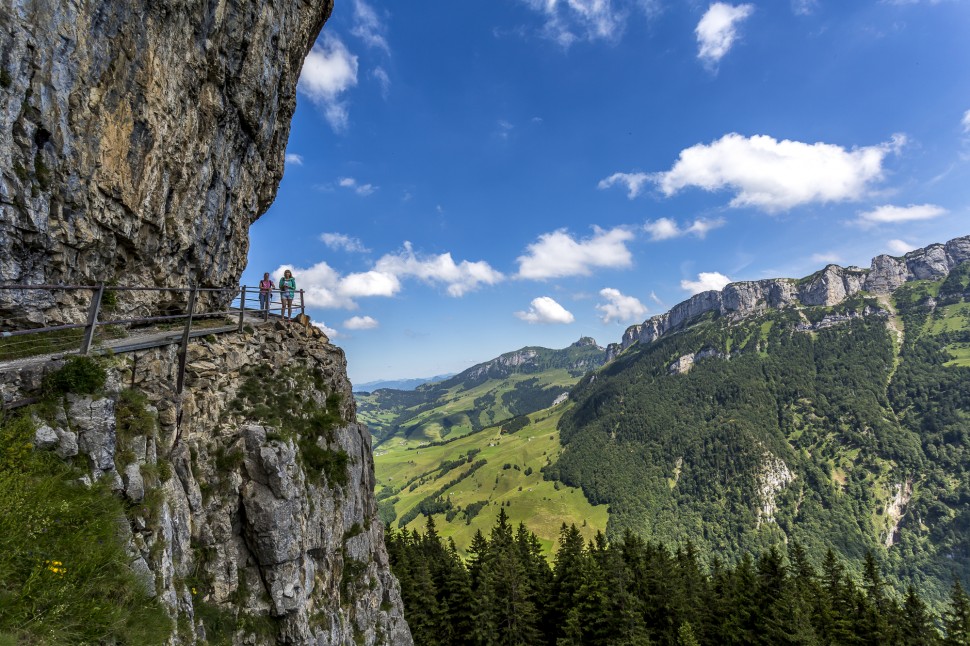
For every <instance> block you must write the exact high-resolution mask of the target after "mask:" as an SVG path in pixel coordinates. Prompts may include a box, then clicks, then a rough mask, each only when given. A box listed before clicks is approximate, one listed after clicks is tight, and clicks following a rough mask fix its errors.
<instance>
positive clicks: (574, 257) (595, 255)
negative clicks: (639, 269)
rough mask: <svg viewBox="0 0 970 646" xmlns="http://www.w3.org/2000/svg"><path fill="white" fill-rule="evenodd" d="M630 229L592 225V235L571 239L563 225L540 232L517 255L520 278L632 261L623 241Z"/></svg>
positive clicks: (629, 235)
mask: <svg viewBox="0 0 970 646" xmlns="http://www.w3.org/2000/svg"><path fill="white" fill-rule="evenodd" d="M633 237H634V236H633V233H632V232H630V231H628V230H626V229H624V228H622V227H617V228H615V229H610V230H609V231H607V230H604V229H601V228H599V227H594V228H593V235H592V236H591V237H589V238H585V239H583V240H576V239H574V238H573V237H572V236H571V235H569V233H567V232H566V230H565V229H559V230H558V231H553V232H552V233H544V234H542V235H541V236H539V240H538V241H536V242H534V243H532V244H530V245H529V246H528V248H527V249H526V253H525V255H522V256H519V258H518V259H517V260H518V263H519V273H518V276H519V277H520V278H531V279H535V280H542V279H545V278H562V277H564V276H587V275H589V274H590V271H591V270H592V269H594V268H613V269H615V268H623V267H629V266H630V265H631V264H633V258H632V256H631V254H630V250H629V249H627V248H626V243H627V242H629V241H630V240H632V239H633Z"/></svg>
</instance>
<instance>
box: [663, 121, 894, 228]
mask: <svg viewBox="0 0 970 646" xmlns="http://www.w3.org/2000/svg"><path fill="white" fill-rule="evenodd" d="M905 142H906V138H905V137H904V136H902V135H897V136H895V137H893V139H892V141H890V142H887V143H882V144H878V145H875V146H865V147H862V148H853V149H851V150H846V149H845V148H842V147H841V146H837V145H834V144H826V143H815V144H807V143H803V142H800V141H791V140H788V139H785V140H783V141H778V140H776V139H774V138H773V137H769V136H767V135H755V136H753V137H744V136H742V135H739V134H737V133H731V134H728V135H724V136H723V137H721V138H720V139H718V140H717V141H714V142H713V143H711V144H697V145H695V146H691V147H690V148H687V149H685V150H682V151H681V152H680V157H679V158H678V159H677V162H676V163H675V164H674V165H673V167H672V168H671V169H670V170H669V171H666V172H662V173H656V174H655V175H652V176H651V179H653V181H655V182H656V183H657V185H658V186H659V188H660V190H661V191H662V192H663V193H664V194H665V195H667V196H671V195H673V194H675V193H677V192H678V191H680V190H682V189H684V188H687V187H697V188H702V189H704V190H706V191H716V190H721V189H730V190H733V191H734V192H735V196H734V198H733V199H732V200H731V206H735V207H743V206H753V207H757V208H760V209H762V210H764V211H767V212H769V213H773V212H778V211H783V210H787V209H790V208H792V207H795V206H799V205H802V204H809V203H813V202H819V203H827V202H842V201H849V200H859V199H861V198H862V197H864V196H865V195H866V194H867V192H868V190H869V188H870V186H871V185H872V184H873V183H875V182H876V181H878V180H880V179H882V177H883V161H884V160H885V158H886V157H887V156H888V155H889V154H890V153H893V152H898V151H899V150H900V149H901V148H902V146H903V145H904V144H905Z"/></svg>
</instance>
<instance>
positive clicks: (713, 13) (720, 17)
mask: <svg viewBox="0 0 970 646" xmlns="http://www.w3.org/2000/svg"><path fill="white" fill-rule="evenodd" d="M753 11H754V5H752V4H742V5H737V6H735V5H729V4H727V3H724V2H715V3H714V4H712V5H711V6H710V7H709V8H708V9H707V11H706V12H705V13H704V15H703V17H701V20H700V22H698V23H697V27H696V29H695V30H694V33H695V34H696V35H697V48H698V49H697V58H699V59H701V61H703V62H704V64H705V65H707V66H708V67H716V66H717V64H718V63H719V62H720V60H721V59H722V58H724V56H725V55H726V54H727V53H728V52H729V51H731V47H732V46H733V45H734V41H735V40H737V37H738V33H737V27H738V24H739V23H740V22H742V21H743V20H745V19H746V18H747V17H748V16H750V15H751V13H752V12H753Z"/></svg>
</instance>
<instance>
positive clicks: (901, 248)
mask: <svg viewBox="0 0 970 646" xmlns="http://www.w3.org/2000/svg"><path fill="white" fill-rule="evenodd" d="M886 246H887V247H889V251H890V252H891V253H892V254H893V255H896V256H902V255H904V254H907V253H909V252H910V251H912V250H913V249H915V248H916V245H912V244H910V243H908V242H906V241H905V240H899V239H894V240H890V241H889V242H887V243H886Z"/></svg>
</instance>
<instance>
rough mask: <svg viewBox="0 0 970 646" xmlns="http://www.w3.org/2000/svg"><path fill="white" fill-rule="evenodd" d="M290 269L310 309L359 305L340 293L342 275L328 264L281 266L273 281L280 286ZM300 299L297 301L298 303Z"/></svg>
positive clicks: (348, 307)
mask: <svg viewBox="0 0 970 646" xmlns="http://www.w3.org/2000/svg"><path fill="white" fill-rule="evenodd" d="M287 269H289V270H290V271H291V272H293V277H294V278H295V279H296V287H297V289H302V290H303V295H304V300H305V303H306V305H307V306H308V307H327V308H343V309H354V308H356V307H357V304H356V303H355V302H354V301H353V299H352V298H350V297H348V296H347V295H346V294H343V293H341V291H340V273H339V272H337V270H335V269H334V268H333V267H331V266H330V265H328V264H327V263H326V262H322V261H321V262H318V263H317V264H315V265H313V266H312V267H306V268H300V267H294V266H293V265H281V266H280V267H278V268H277V269H276V271H274V272H273V279H274V280H275V281H276V282H277V284H279V279H280V278H281V277H282V276H283V272H284V271H286V270H287ZM298 302H299V299H298V300H297V303H298Z"/></svg>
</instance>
